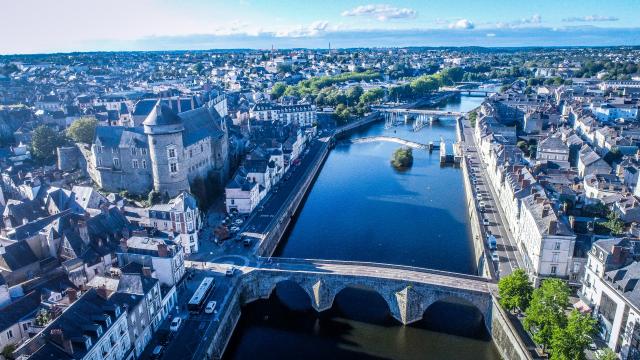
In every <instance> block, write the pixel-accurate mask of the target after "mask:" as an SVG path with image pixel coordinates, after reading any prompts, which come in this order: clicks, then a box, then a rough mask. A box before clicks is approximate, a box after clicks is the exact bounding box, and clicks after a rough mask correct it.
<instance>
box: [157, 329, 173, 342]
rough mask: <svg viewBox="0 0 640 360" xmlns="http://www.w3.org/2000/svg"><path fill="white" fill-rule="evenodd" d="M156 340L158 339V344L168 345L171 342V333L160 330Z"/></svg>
mask: <svg viewBox="0 0 640 360" xmlns="http://www.w3.org/2000/svg"><path fill="white" fill-rule="evenodd" d="M156 338H157V339H158V343H159V344H160V345H165V346H166V345H168V344H169V341H171V331H169V330H167V329H158V331H157V332H156Z"/></svg>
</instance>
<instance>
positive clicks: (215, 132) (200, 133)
mask: <svg viewBox="0 0 640 360" xmlns="http://www.w3.org/2000/svg"><path fill="white" fill-rule="evenodd" d="M179 117H180V118H181V119H182V121H183V124H184V132H183V133H182V143H183V144H184V146H185V147H186V146H189V145H191V144H194V143H196V142H198V141H200V140H202V139H204V138H206V137H209V136H210V137H212V138H214V139H219V138H221V137H222V136H223V135H224V132H223V131H222V129H220V121H221V118H220V115H219V114H218V112H217V111H216V110H215V109H214V108H208V107H201V108H197V109H195V110H190V111H186V112H182V113H180V115H179ZM145 121H146V120H145Z"/></svg>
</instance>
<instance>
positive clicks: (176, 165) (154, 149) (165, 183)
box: [142, 100, 189, 197]
mask: <svg viewBox="0 0 640 360" xmlns="http://www.w3.org/2000/svg"><path fill="white" fill-rule="evenodd" d="M142 125H143V126H144V133H145V134H146V135H147V138H148V140H149V156H150V157H151V169H152V171H153V189H154V190H155V191H157V192H159V193H160V194H163V195H164V194H167V195H169V197H174V196H176V195H178V194H179V193H180V192H181V191H183V190H186V191H189V181H188V179H187V169H186V168H185V164H186V162H185V159H184V156H185V155H184V147H183V143H182V133H183V131H184V124H183V122H182V119H181V118H180V117H179V116H178V114H176V113H175V112H174V111H173V110H171V108H169V107H168V106H167V105H163V104H162V103H161V101H160V100H158V102H157V103H156V105H155V106H154V108H153V110H151V113H149V116H147V118H146V119H145V120H144V122H143V123H142Z"/></svg>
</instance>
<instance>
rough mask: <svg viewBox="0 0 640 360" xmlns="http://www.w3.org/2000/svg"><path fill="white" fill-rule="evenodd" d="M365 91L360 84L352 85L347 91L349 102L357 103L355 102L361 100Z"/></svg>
mask: <svg viewBox="0 0 640 360" xmlns="http://www.w3.org/2000/svg"><path fill="white" fill-rule="evenodd" d="M363 93H364V90H362V87H360V86H357V85H356V86H352V87H350V88H349V90H347V93H346V95H347V100H348V101H349V104H351V105H355V103H357V102H358V101H359V100H360V97H361V96H362V94H363Z"/></svg>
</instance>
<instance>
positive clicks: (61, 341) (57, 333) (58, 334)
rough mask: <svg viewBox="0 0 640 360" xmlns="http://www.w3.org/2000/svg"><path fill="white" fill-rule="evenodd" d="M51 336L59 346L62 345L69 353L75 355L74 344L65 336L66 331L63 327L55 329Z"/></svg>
mask: <svg viewBox="0 0 640 360" xmlns="http://www.w3.org/2000/svg"><path fill="white" fill-rule="evenodd" d="M49 336H51V340H52V341H53V342H54V343H56V344H57V345H58V346H60V347H62V349H63V350H64V352H66V353H67V354H69V355H73V345H72V344H71V340H69V339H65V338H64V332H63V331H62V329H53V330H51V332H50V333H49Z"/></svg>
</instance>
